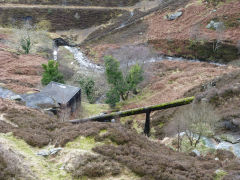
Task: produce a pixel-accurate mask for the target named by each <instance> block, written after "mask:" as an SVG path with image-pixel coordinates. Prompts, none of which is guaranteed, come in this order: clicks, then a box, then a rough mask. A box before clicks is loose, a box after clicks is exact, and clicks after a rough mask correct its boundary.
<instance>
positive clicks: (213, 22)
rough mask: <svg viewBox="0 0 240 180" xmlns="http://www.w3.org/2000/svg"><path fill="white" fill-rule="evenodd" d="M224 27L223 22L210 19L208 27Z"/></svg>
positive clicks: (215, 28)
mask: <svg viewBox="0 0 240 180" xmlns="http://www.w3.org/2000/svg"><path fill="white" fill-rule="evenodd" d="M221 27H223V22H215V21H213V20H212V21H210V23H209V24H208V25H207V26H206V28H207V29H214V30H217V29H219V28H221Z"/></svg>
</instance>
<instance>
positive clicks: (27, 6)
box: [0, 4, 133, 11]
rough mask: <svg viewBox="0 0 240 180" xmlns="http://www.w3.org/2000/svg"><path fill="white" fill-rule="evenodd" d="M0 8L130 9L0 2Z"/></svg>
mask: <svg viewBox="0 0 240 180" xmlns="http://www.w3.org/2000/svg"><path fill="white" fill-rule="evenodd" d="M0 8H6V9H8V8H16V9H18V8H24V9H111V10H114V9H119V10H126V11H130V10H133V8H131V7H102V6H61V5H30V4H0Z"/></svg>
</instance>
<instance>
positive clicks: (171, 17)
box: [166, 11, 183, 21]
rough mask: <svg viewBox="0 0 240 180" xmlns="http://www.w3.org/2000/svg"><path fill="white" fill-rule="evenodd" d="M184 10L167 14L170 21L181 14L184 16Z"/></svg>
mask: <svg viewBox="0 0 240 180" xmlns="http://www.w3.org/2000/svg"><path fill="white" fill-rule="evenodd" d="M182 14H183V12H182V11H177V12H175V13H173V14H171V15H166V19H167V20H169V21H172V20H175V19H177V18H179V17H180V16H182Z"/></svg>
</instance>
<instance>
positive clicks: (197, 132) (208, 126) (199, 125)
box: [175, 102, 219, 148]
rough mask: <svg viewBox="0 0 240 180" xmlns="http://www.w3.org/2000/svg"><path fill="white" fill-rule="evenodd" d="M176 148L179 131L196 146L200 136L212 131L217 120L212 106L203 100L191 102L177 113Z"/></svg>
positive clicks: (179, 142)
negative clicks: (197, 102)
mask: <svg viewBox="0 0 240 180" xmlns="http://www.w3.org/2000/svg"><path fill="white" fill-rule="evenodd" d="M175 119H176V120H177V126H176V127H177V132H178V146H179V147H178V148H180V146H181V137H180V133H181V132H184V133H185V135H186V137H187V139H188V141H189V143H190V145H191V146H193V147H196V146H197V144H198V143H199V142H200V139H201V137H202V136H209V135H212V134H213V133H214V128H215V126H216V122H217V121H218V120H219V118H218V116H217V114H216V112H215V111H214V108H213V107H212V106H211V105H210V104H207V103H205V102H202V103H200V104H193V105H191V106H190V107H186V108H184V109H183V111H180V112H179V113H177V115H176V117H175Z"/></svg>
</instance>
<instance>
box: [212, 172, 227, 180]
mask: <svg viewBox="0 0 240 180" xmlns="http://www.w3.org/2000/svg"><path fill="white" fill-rule="evenodd" d="M215 174H216V175H215V177H214V180H222V179H223V177H224V176H225V175H227V172H225V171H223V170H216V172H215Z"/></svg>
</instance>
